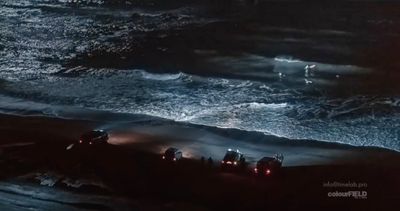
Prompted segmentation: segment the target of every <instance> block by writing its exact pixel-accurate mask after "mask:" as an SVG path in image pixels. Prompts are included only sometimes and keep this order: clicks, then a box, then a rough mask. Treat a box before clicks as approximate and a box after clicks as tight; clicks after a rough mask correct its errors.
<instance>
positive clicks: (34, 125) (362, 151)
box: [0, 115, 400, 210]
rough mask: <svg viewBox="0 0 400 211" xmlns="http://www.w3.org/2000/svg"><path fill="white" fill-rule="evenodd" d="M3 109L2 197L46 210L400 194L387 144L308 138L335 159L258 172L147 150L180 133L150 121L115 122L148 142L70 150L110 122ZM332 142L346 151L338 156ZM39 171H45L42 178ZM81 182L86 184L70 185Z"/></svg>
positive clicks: (312, 201) (385, 198)
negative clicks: (161, 132)
mask: <svg viewBox="0 0 400 211" xmlns="http://www.w3.org/2000/svg"><path fill="white" fill-rule="evenodd" d="M0 119H1V121H0V131H1V132H0V133H1V136H2V139H1V146H2V147H1V149H2V154H1V155H0V166H1V169H2V171H1V172H0V178H1V181H0V195H1V197H0V207H2V208H7V209H11V210H12V209H19V210H24V209H28V207H27V205H29V207H36V208H39V209H41V210H46V209H54V208H57V210H75V209H76V210H86V209H95V210H124V209H126V210H132V209H133V210H216V209H224V210H225V209H230V210H265V209H267V208H268V209H270V208H275V209H279V210H293V209H294V210H296V209H301V208H305V207H309V206H316V207H318V208H321V209H326V210H337V209H339V208H343V207H346V208H348V209H353V210H354V209H357V208H362V209H364V210H374V209H378V208H379V209H381V208H387V209H388V210H390V208H391V206H392V205H393V204H395V203H396V201H397V200H398V199H399V197H400V191H399V187H400V180H399V179H398V177H397V175H398V173H400V168H399V167H398V165H397V164H398V163H399V161H400V155H399V153H397V152H394V151H389V150H384V149H377V148H362V147H361V148H360V147H349V146H347V147H344V146H337V145H334V144H326V145H327V146H324V147H318V148H317V149H318V150H317V149H316V148H315V146H309V147H306V146H302V147H301V151H302V152H303V154H313V153H314V152H316V151H319V154H320V155H318V156H317V157H320V156H321V154H324V153H325V158H324V159H325V160H329V161H330V164H323V165H317V164H314V165H310V163H307V162H305V163H304V164H305V165H301V161H299V162H297V163H296V162H295V163H296V165H291V166H288V165H286V166H285V167H284V168H283V171H282V173H281V174H280V175H279V176H277V177H275V178H269V179H263V178H257V177H255V176H254V175H252V173H251V169H250V166H249V169H248V170H243V171H239V172H223V171H221V170H220V168H218V162H219V160H218V158H215V161H214V165H213V166H212V167H209V166H207V165H206V164H204V165H203V164H201V163H200V162H198V160H197V159H184V160H183V161H182V162H180V163H178V164H177V165H169V164H166V163H163V162H162V160H161V159H160V155H159V154H157V153H155V152H156V151H157V150H149V147H146V145H150V146H159V145H161V146H163V145H168V143H173V142H170V141H171V140H173V139H172V138H171V137H168V138H166V137H160V136H154V135H153V136H151V135H149V134H148V133H147V134H146V131H144V133H141V134H139V133H135V134H136V136H132V134H133V132H132V131H129V133H126V130H124V129H123V128H121V129H120V130H119V131H117V130H116V129H114V138H115V137H119V138H121V137H122V136H121V133H122V132H121V131H125V136H124V137H125V140H128V139H129V138H128V137H132V139H133V138H135V140H141V142H131V143H130V144H128V143H129V142H128V141H124V142H122V144H121V143H119V144H115V143H116V142H114V145H113V144H109V145H104V146H98V147H94V148H73V150H70V151H67V150H65V147H66V146H67V145H68V144H69V143H71V142H73V141H74V140H76V137H78V136H79V134H80V133H82V132H84V131H87V130H89V129H91V128H97V127H99V126H102V125H104V124H106V123H105V122H97V121H80V120H63V119H54V118H46V117H17V116H9V115H2V116H1V118H0ZM146 127H147V128H150V126H146ZM154 128H155V131H157V127H154ZM136 129H137V128H136ZM118 134H119V135H118ZM154 134H157V133H154ZM227 136H228V137H229V135H227ZM112 140H113V135H112V133H111V139H110V141H112ZM114 141H115V140H114ZM162 142H166V143H163V144H160V143H162ZM111 143H112V142H111ZM186 143H187V144H188V145H190V144H193V143H190V142H186ZM152 144H153V145H152ZM329 145H332V147H331V149H330V147H328V146H329ZM261 146H262V147H265V145H261ZM254 147H257V146H254ZM271 147H274V148H275V149H276V148H279V149H280V150H281V151H283V152H285V153H284V154H285V156H286V157H289V158H288V160H289V161H290V160H291V159H294V158H301V155H296V154H295V153H296V150H293V149H290V148H297V149H298V150H299V151H300V148H298V147H299V146H291V145H287V144H286V145H285V144H281V145H279V144H275V146H274V145H273V144H272V145H271ZM150 148H153V147H150ZM324 148H325V150H324ZM159 149H162V147H160V148H159ZM333 149H335V150H337V151H339V152H340V151H342V152H343V151H346V152H347V153H342V154H341V156H338V155H334V156H332V155H331V154H332V151H331V150H333ZM307 150H308V151H307ZM199 152H201V151H199ZM290 152H292V153H294V154H292V155H291V154H290ZM221 156H222V155H221ZM291 156H292V158H290V157H291ZM193 158H195V156H194V157H193ZM343 160H348V161H352V162H349V163H346V162H343ZM38 175H47V176H45V177H44V178H45V179H43V177H42V179H38ZM49 180H50V181H53V182H54V184H53V186H52V187H47V186H43V185H39V183H40V182H42V183H43V184H48V182H49ZM66 181H69V182H66ZM71 181H73V182H71ZM82 181H85V182H82ZM46 182H47V183H46ZM77 182H80V183H83V184H84V185H81V186H80V187H75V188H74V187H71V183H77ZM328 182H329V183H334V182H337V183H357V184H361V185H362V187H325V186H324V183H325V184H326V183H328ZM50 184H51V183H50ZM68 184H69V185H68ZM10 187H13V188H14V189H13V188H11V189H10ZM335 191H342V192H343V191H344V192H346V191H360V193H361V192H362V191H366V192H367V199H355V198H353V197H350V198H334V197H328V196H327V195H328V192H335ZM49 193H52V194H49ZM362 193H363V192H362ZM32 194H33V195H35V197H33V199H32ZM49 195H51V196H52V197H49ZM14 196H15V197H17V196H18V197H21V198H22V199H21V200H23V198H25V199H30V200H31V201H29V200H28V201H26V202H25V205H24V206H22V205H21V203H17V202H16V201H13V200H10V199H12V198H13V197H14ZM99 197H100V198H101V197H103V198H102V199H103V200H99ZM93 198H96V200H93ZM113 199H115V200H113ZM54 201H58V202H57V203H55V202H54ZM60 201H61V202H62V203H59V202H60ZM39 202H40V203H39ZM72 205H73V206H72Z"/></svg>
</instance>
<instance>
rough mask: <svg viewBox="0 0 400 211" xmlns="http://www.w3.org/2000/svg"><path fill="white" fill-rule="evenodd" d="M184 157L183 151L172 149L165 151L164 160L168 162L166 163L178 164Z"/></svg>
mask: <svg viewBox="0 0 400 211" xmlns="http://www.w3.org/2000/svg"><path fill="white" fill-rule="evenodd" d="M182 157H183V156H182V151H180V150H179V149H177V148H173V147H170V148H168V149H167V150H165V152H164V155H163V156H162V159H163V160H166V161H173V162H176V161H179V160H180V159H182Z"/></svg>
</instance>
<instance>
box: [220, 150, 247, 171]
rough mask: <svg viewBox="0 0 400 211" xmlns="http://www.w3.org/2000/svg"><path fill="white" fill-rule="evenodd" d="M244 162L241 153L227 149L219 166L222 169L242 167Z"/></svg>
mask: <svg viewBox="0 0 400 211" xmlns="http://www.w3.org/2000/svg"><path fill="white" fill-rule="evenodd" d="M245 162H246V159H245V158H244V155H243V153H241V152H240V151H239V150H236V151H234V150H231V149H228V151H226V153H225V156H224V158H223V159H222V161H221V166H222V167H239V166H244V165H245Z"/></svg>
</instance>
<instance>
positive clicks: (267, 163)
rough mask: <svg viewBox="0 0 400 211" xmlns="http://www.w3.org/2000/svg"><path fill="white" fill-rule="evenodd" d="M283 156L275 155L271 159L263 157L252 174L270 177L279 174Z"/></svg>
mask: <svg viewBox="0 0 400 211" xmlns="http://www.w3.org/2000/svg"><path fill="white" fill-rule="evenodd" d="M282 162H283V155H281V154H277V155H274V156H273V157H263V158H261V159H260V160H259V161H258V162H257V165H256V167H255V168H254V173H255V174H257V175H259V176H271V175H275V174H277V173H278V172H279V170H280V169H281V167H282Z"/></svg>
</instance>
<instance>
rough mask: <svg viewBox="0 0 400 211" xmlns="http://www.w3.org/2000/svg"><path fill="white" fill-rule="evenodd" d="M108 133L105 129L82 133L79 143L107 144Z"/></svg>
mask: <svg viewBox="0 0 400 211" xmlns="http://www.w3.org/2000/svg"><path fill="white" fill-rule="evenodd" d="M107 141H108V134H107V132H105V131H104V130H92V131H89V132H86V133H84V134H82V135H81V137H80V139H79V141H78V145H98V144H106V143H107Z"/></svg>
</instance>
